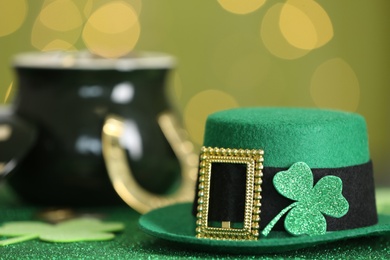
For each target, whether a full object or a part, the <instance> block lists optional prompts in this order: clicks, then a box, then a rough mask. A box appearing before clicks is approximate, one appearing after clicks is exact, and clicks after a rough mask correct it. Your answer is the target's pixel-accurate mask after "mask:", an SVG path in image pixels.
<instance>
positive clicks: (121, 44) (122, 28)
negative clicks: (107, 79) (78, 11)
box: [82, 1, 141, 58]
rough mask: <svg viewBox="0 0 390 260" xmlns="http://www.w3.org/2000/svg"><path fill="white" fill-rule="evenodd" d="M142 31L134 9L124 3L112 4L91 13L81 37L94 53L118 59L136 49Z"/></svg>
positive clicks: (113, 2) (115, 2)
mask: <svg viewBox="0 0 390 260" xmlns="http://www.w3.org/2000/svg"><path fill="white" fill-rule="evenodd" d="M140 32H141V27H140V24H139V20H138V15H137V13H136V12H135V10H134V9H133V7H132V6H131V5H129V4H127V3H126V2H124V1H112V2H109V3H107V4H105V5H103V6H102V7H100V8H99V9H97V10H96V11H95V12H93V13H92V15H91V16H90V17H89V19H88V21H87V23H86V25H85V27H84V30H83V34H82V36H83V40H84V43H85V45H86V46H87V48H88V49H89V50H90V51H91V52H93V53H95V54H97V55H100V56H102V57H106V58H117V57H120V56H123V55H126V54H128V53H129V52H130V51H132V50H133V48H134V47H135V45H136V43H137V41H138V39H139V35H140Z"/></svg>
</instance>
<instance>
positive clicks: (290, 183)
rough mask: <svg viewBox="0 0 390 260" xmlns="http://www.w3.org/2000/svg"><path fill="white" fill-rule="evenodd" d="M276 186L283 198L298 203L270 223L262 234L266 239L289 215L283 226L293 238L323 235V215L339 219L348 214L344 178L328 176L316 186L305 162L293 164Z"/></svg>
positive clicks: (274, 181)
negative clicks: (284, 217)
mask: <svg viewBox="0 0 390 260" xmlns="http://www.w3.org/2000/svg"><path fill="white" fill-rule="evenodd" d="M273 183H274V186H275V189H276V190H277V191H278V192H279V193H280V194H281V195H283V196H284V197H286V198H289V199H292V200H294V201H295V202H294V203H292V204H290V205H289V206H287V207H286V208H285V209H283V210H282V211H281V212H280V213H279V214H278V215H277V216H276V217H275V218H274V219H273V220H271V221H270V223H268V225H267V226H266V227H265V228H264V230H263V232H262V234H263V235H264V236H267V235H268V234H269V232H270V231H271V229H272V228H273V226H274V225H275V224H276V222H278V220H279V219H280V218H281V217H282V216H283V215H284V214H286V213H287V212H288V213H287V216H286V219H285V221H284V227H285V229H286V230H287V231H288V232H289V233H290V234H292V235H320V234H324V233H325V232H326V219H325V217H324V216H323V214H326V215H328V216H331V217H335V218H340V217H342V216H344V215H345V214H347V212H348V209H349V204H348V201H347V200H346V199H345V198H344V197H343V195H342V194H341V191H342V187H343V183H342V181H341V179H340V178H339V177H336V176H325V177H323V178H321V179H320V180H319V181H318V182H317V184H316V185H315V186H314V187H313V174H312V172H311V170H310V167H309V166H308V165H307V164H306V163H304V162H298V163H294V164H293V165H292V166H291V167H290V168H289V169H288V170H287V171H281V172H278V173H277V174H276V175H275V177H274V179H273Z"/></svg>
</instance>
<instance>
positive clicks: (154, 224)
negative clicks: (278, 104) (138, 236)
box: [140, 108, 390, 253]
mask: <svg viewBox="0 0 390 260" xmlns="http://www.w3.org/2000/svg"><path fill="white" fill-rule="evenodd" d="M196 190H197V192H196V194H197V195H196V197H195V200H194V203H193V205H191V204H177V205H173V206H168V207H165V208H160V209H156V210H154V211H151V212H149V213H147V214H146V215H144V216H142V217H141V219H140V226H141V228H142V229H143V230H144V231H145V232H147V233H149V234H152V235H155V236H157V237H160V238H163V239H168V240H171V241H175V242H181V243H187V244H188V245H191V246H195V247H196V248H206V249H207V248H210V247H212V248H213V250H215V251H224V252H236V253H237V252H241V253H243V252H245V253H264V252H279V251H286V250H292V249H297V248H303V247H307V246H313V245H317V244H321V243H326V242H332V241H338V240H344V239H348V238H353V237H362V236H369V235H380V234H385V233H390V216H383V215H378V214H377V210H376V205H375V187H374V180H373V167H372V162H371V160H370V154H369V148H368V136H367V128H366V123H365V120H364V118H363V117H362V116H360V115H358V114H354V113H346V112H340V111H331V110H320V109H301V108H239V109H233V110H226V111H221V112H217V113H214V114H212V115H210V116H209V117H208V118H207V122H206V129H205V137H204V146H203V147H202V150H201V153H200V164H199V176H198V182H197V185H196Z"/></svg>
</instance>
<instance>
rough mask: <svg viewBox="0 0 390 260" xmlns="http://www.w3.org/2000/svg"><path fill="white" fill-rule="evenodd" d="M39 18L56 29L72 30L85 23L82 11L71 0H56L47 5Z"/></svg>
mask: <svg viewBox="0 0 390 260" xmlns="http://www.w3.org/2000/svg"><path fill="white" fill-rule="evenodd" d="M39 19H40V21H41V22H42V24H43V25H44V26H46V27H47V28H49V29H51V30H55V31H61V32H63V31H70V30H73V29H76V28H78V27H80V26H81V25H82V24H83V19H82V17H81V13H80V11H79V9H78V8H77V6H76V5H75V4H74V3H73V1H71V0H56V1H52V2H51V3H50V4H48V5H46V6H45V7H44V8H43V9H42V11H41V13H40V14H39Z"/></svg>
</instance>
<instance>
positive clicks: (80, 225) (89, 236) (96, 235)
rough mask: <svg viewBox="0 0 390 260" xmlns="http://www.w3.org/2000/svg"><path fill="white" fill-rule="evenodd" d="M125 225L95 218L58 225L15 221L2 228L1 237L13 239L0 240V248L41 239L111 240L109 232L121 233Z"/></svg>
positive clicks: (111, 235)
mask: <svg viewBox="0 0 390 260" xmlns="http://www.w3.org/2000/svg"><path fill="white" fill-rule="evenodd" d="M123 229H124V225H123V224H122V223H119V222H107V223H103V222H101V221H100V220H98V219H94V218H78V219H72V220H68V221H64V222H61V223H59V224H57V225H51V224H46V223H42V222H38V221H15V222H8V223H5V224H4V225H3V226H2V227H0V235H2V236H6V237H11V238H8V239H4V240H0V246H6V245H10V244H15V243H19V242H23V241H27V240H31V239H36V238H39V239H41V240H43V241H47V242H78V241H99V240H110V239H113V238H114V237H115V236H114V234H112V233H109V232H115V231H120V230H123Z"/></svg>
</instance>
